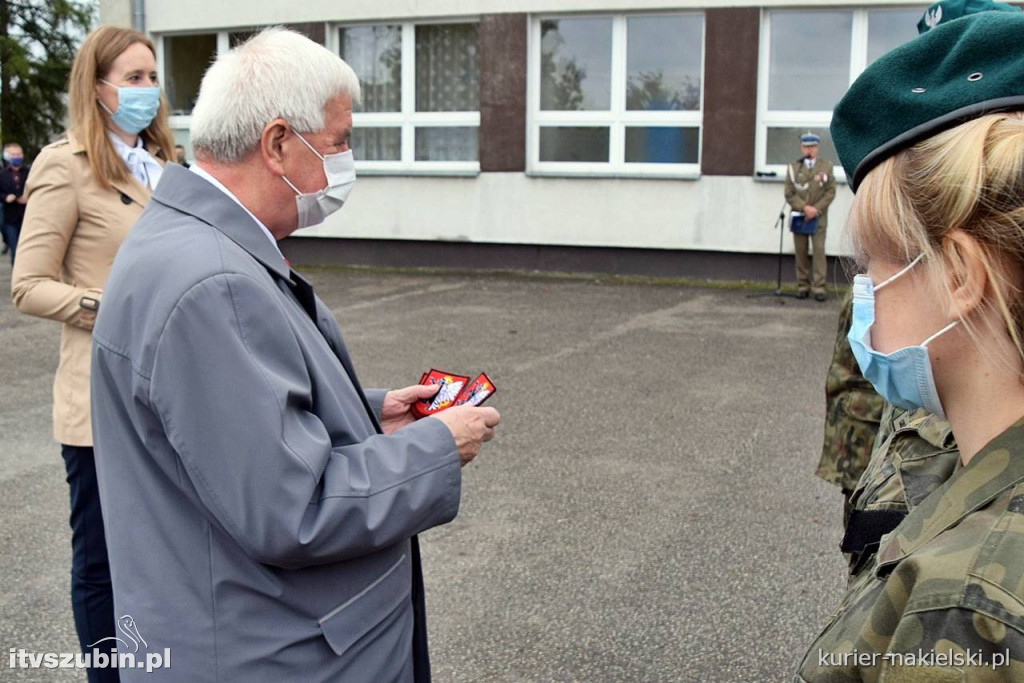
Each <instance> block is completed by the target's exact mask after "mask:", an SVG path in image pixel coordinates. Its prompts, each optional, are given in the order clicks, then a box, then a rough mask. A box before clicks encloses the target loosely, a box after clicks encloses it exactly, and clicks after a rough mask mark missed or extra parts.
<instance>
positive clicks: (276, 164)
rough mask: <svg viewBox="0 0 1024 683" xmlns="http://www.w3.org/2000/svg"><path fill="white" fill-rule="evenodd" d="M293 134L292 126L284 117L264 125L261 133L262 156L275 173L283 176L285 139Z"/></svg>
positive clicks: (266, 164) (265, 163)
mask: <svg viewBox="0 0 1024 683" xmlns="http://www.w3.org/2000/svg"><path fill="white" fill-rule="evenodd" d="M290 134H291V128H290V127H289V126H288V122H287V121H285V120H284V119H281V118H278V119H274V120H273V121H271V122H270V123H268V124H267V125H265V126H264V127H263V132H262V133H261V134H260V158H261V159H263V163H264V165H265V166H266V167H267V168H268V169H269V170H270V172H271V173H273V174H274V175H279V176H283V175H284V173H285V171H284V141H285V139H286V138H287V137H288V136H289V135H290Z"/></svg>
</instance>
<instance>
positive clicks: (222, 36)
mask: <svg viewBox="0 0 1024 683" xmlns="http://www.w3.org/2000/svg"><path fill="white" fill-rule="evenodd" d="M437 24H477V25H478V26H479V24H480V19H479V17H458V18H444V19H436V20H417V21H387V20H375V21H363V22H325V24H324V26H325V28H324V36H325V38H324V47H326V48H327V49H328V50H330V51H331V52H333V53H334V54H339V51H340V44H339V43H340V40H339V31H340V29H342V28H348V27H351V26H380V25H389V26H401V27H402V111H401V112H383V113H376V112H353V114H352V124H353V127H354V128H355V129H356V131H358V129H359V128H365V127H371V128H378V127H380V128H391V127H396V128H401V129H402V142H401V156H402V159H401V160H400V161H365V160H360V159H356V160H355V164H356V172H357V173H360V174H362V175H406V174H425V175H478V174H479V173H480V160H479V149H480V146H479V142H478V144H477V157H478V158H477V160H476V161H416V160H415V158H416V138H415V129H416V127H423V126H431V127H439V128H441V127H472V128H476V129H477V131H478V132H479V130H480V110H479V106H478V109H477V111H475V112H418V113H417V112H415V111H414V110H415V107H416V30H415V27H416V26H422V25H437ZM407 27H411V28H407ZM236 30H238V29H203V30H198V31H169V32H167V33H159V34H154V35H153V36H152V39H153V43H154V47H155V48H156V59H157V64H158V65H159V67H158V68H159V70H160V78H161V87H163V85H164V83H166V81H167V73H168V72H167V69H168V68H169V64H167V60H166V59H165V46H164V41H165V40H166V39H168V38H175V37H178V36H185V35H213V34H215V35H216V36H217V51H216V54H215V55H214V58H216V57H218V56H220V55H221V54H224V53H225V52H227V51H228V50H229V49H230V48H231V45H230V35H231V33H233V32H235V31H236ZM478 35H479V34H478ZM477 49H478V50H479V49H480V47H479V42H478V45H477ZM407 54H408V55H411V58H407ZM406 83H409V84H410V86H411V87H406ZM406 112H412V114H411V115H407V114H406ZM168 124H169V126H170V128H171V130H172V132H173V131H184V132H185V133H188V132H189V129H190V128H191V124H192V115H191V114H179V115H174V116H170V117H168ZM187 148H188V149H189V150H191V140H190V141H189V144H188V145H187Z"/></svg>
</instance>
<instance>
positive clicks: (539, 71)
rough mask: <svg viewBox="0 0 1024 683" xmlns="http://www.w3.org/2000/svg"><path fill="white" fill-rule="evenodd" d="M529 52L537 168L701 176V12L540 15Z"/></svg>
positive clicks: (532, 153)
mask: <svg viewBox="0 0 1024 683" xmlns="http://www.w3.org/2000/svg"><path fill="white" fill-rule="evenodd" d="M530 55H531V65H530V80H529V98H528V99H529V102H530V105H529V106H530V119H531V123H530V135H529V138H528V145H529V165H530V169H531V171H534V172H538V173H553V174H574V173H582V174H588V175H593V174H596V175H602V174H603V175H625V174H629V175H674V176H680V175H696V174H697V173H699V171H700V133H701V123H702V114H701V101H702V90H701V84H702V76H703V59H704V17H703V15H700V14H657V15H625V16H624V15H616V16H607V15H606V16H569V17H545V18H540V19H537V20H535V21H534V22H533V24H532V26H531V47H530Z"/></svg>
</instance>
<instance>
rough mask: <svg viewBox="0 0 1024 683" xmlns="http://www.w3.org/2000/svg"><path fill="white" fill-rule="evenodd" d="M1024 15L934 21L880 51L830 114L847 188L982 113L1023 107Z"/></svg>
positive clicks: (985, 13)
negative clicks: (884, 163) (925, 29)
mask: <svg viewBox="0 0 1024 683" xmlns="http://www.w3.org/2000/svg"><path fill="white" fill-rule="evenodd" d="M1022 41H1024V12H983V13H981V14H974V15H970V16H965V17H963V18H960V19H955V20H953V21H950V22H948V23H943V24H940V25H937V26H936V27H935V28H933V29H932V30H930V31H928V32H927V33H924V34H923V35H921V36H918V37H917V38H915V39H913V40H911V41H910V42H908V43H906V44H904V45H902V46H900V47H898V48H896V49H895V50H893V51H891V52H889V53H887V54H885V55H883V56H882V57H880V58H879V59H878V60H877V61H875V62H874V63H873V64H872V65H871V66H869V67H868V68H867V69H866V70H865V71H864V73H863V74H861V76H860V77H859V78H858V79H857V80H856V81H855V82H854V83H853V85H851V86H850V89H849V90H848V91H847V92H846V94H845V95H844V96H843V99H842V100H840V101H839V104H838V105H837V106H836V109H835V112H833V115H832V125H831V127H830V130H831V132H832V141H833V142H834V143H835V147H836V151H837V152H838V154H839V160H840V161H841V162H842V165H843V168H845V169H846V172H847V175H848V177H849V179H850V187H851V189H853V190H854V191H855V192H856V189H857V185H859V184H860V182H861V181H862V180H863V179H864V176H865V175H867V173H868V171H870V170H871V169H872V168H874V167H875V166H877V165H878V164H879V163H881V162H882V161H884V160H885V159H887V158H889V157H890V156H892V155H893V154H895V153H896V152H899V151H900V150H902V149H905V148H907V147H910V146H911V145H913V144H915V143H917V142H919V141H921V140H923V139H925V138H928V137H931V136H932V135H935V134H936V133H938V132H940V131H943V130H946V129H948V128H952V127H954V126H957V125H959V124H961V123H963V122H964V121H967V120H970V119H973V118H977V117H978V116H981V115H983V114H988V113H992V112H999V111H1012V110H1017V109H1022V110H1024V51H1021V50H1020V45H1021V42H1022Z"/></svg>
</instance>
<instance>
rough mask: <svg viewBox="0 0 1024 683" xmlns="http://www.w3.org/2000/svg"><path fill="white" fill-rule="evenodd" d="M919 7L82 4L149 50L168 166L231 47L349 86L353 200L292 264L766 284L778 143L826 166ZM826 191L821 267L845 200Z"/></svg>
mask: <svg viewBox="0 0 1024 683" xmlns="http://www.w3.org/2000/svg"><path fill="white" fill-rule="evenodd" d="M925 6H926V5H925V4H922V3H914V4H908V3H901V2H870V1H864V2H860V3H850V2H847V1H832V2H813V3H812V2H794V1H792V0H790V1H789V2H774V1H772V0H761V2H759V3H758V4H744V3H742V2H736V1H732V2H727V1H724V0H722V1H719V0H702V1H700V2H693V1H689V0H674V1H673V0H433V1H431V2H421V1H418V0H305V1H304V2H302V3H290V2H282V1H281V0H245V1H242V0H234V1H230V2H229V1H221V2H210V0H174V2H169V1H167V0H100V19H101V21H103V22H105V23H114V24H120V25H126V26H129V25H134V26H136V27H137V28H142V29H143V30H144V31H145V32H146V33H147V34H149V35H150V36H151V37H152V38H153V39H154V41H155V44H156V46H157V51H158V54H157V58H158V63H159V65H160V68H161V70H162V72H163V84H164V88H165V90H166V93H167V96H168V98H169V100H170V102H171V106H172V114H173V116H172V126H173V128H174V133H175V137H176V138H177V140H178V141H179V142H181V143H182V144H184V145H185V146H186V149H188V155H189V156H190V157H191V149H190V148H189V147H188V144H189V134H188V127H189V118H190V112H191V110H192V105H193V103H194V101H195V98H196V95H197V92H198V86H199V82H200V80H201V78H202V75H203V72H204V70H205V68H206V67H207V65H208V64H209V63H210V61H211V60H212V59H213V58H214V57H215V56H216V55H217V53H218V52H220V51H223V50H227V49H229V48H230V47H231V46H233V45H235V44H237V43H238V42H239V41H242V40H244V39H245V38H246V37H248V36H249V35H251V34H252V32H253V31H255V30H258V29H259V28H261V27H264V26H272V25H285V26H289V27H292V28H294V29H296V30H299V31H301V32H303V33H305V34H306V35H308V36H309V37H310V38H312V39H313V40H316V41H317V42H320V43H322V44H323V45H325V46H326V47H327V48H328V49H330V50H333V51H335V52H337V53H338V54H339V55H341V56H342V57H343V58H344V59H345V60H346V61H347V62H348V63H349V64H351V65H352V67H353V68H354V69H355V70H356V72H357V73H358V75H359V77H360V80H361V82H362V87H363V101H362V104H361V105H359V106H357V107H356V109H355V114H354V121H355V131H354V134H353V138H354V139H353V149H354V152H355V157H356V160H357V161H356V168H357V173H358V175H359V180H358V182H357V183H356V187H355V190H354V191H353V193H352V196H351V197H350V199H349V203H348V204H347V205H346V206H345V208H344V209H343V210H341V211H340V212H338V213H336V214H334V215H333V216H331V217H330V218H328V220H327V222H326V223H324V224H323V225H322V226H319V227H317V228H311V229H308V230H304V231H301V232H300V233H297V234H296V235H295V236H293V237H291V238H289V240H288V244H287V245H286V247H285V250H286V253H289V255H290V256H292V257H293V260H297V261H299V262H303V263H349V264H379V265H413V266H465V267H472V268H520V269H541V270H571V271H595V272H619V273H644V274H653V275H669V276H680V277H712V278H747V279H760V280H774V279H775V273H776V255H777V253H778V250H779V235H780V233H779V230H778V229H777V226H776V220H777V219H778V217H779V214H780V211H782V210H783V208H784V207H783V204H784V202H783V196H782V194H783V185H782V182H783V178H784V175H785V169H786V162H787V161H790V160H793V159H795V158H797V157H798V156H799V155H800V151H799V134H800V133H801V132H804V131H807V130H810V131H813V132H815V133H818V134H819V135H821V137H822V147H821V156H822V157H825V158H830V159H833V160H835V159H836V155H835V151H834V149H833V147H832V145H831V141H830V138H829V135H828V124H829V120H830V117H831V110H832V108H833V107H834V105H835V104H836V102H837V101H838V100H839V98H840V97H841V96H842V94H843V92H844V91H845V90H846V88H847V87H848V86H849V84H850V83H851V82H852V81H853V80H854V79H855V78H856V77H857V75H858V74H859V73H860V72H861V71H862V70H863V69H864V68H865V67H866V66H867V65H868V64H870V63H871V62H872V61H873V60H874V59H876V58H877V57H878V56H880V55H882V54H883V53H885V52H886V51H888V50H890V49H892V48H893V47H896V46H897V45H899V44H901V43H903V42H905V41H907V40H910V39H912V38H913V37H914V36H915V35H916V34H917V31H916V24H917V21H918V19H919V18H920V16H921V14H922V13H923V11H924V9H925ZM837 176H838V177H839V181H840V183H839V188H838V192H837V197H836V200H835V202H834V203H833V205H832V208H831V210H830V225H829V235H828V242H827V251H828V253H829V254H830V255H833V256H837V255H846V254H848V252H849V250H850V248H849V245H848V244H847V243H846V242H845V238H844V230H843V224H844V218H845V215H846V212H847V210H848V208H849V206H850V202H851V201H852V197H853V195H852V194H851V192H850V191H849V188H848V187H847V185H846V184H845V178H844V177H843V175H842V172H841V171H839V172H838V173H837ZM786 213H788V211H787V212H786ZM783 244H784V247H783V248H784V251H785V252H786V253H787V254H791V253H792V240H791V238H790V236H789V234H788V232H787V233H786V234H785V240H784V243H783ZM783 279H784V281H791V280H792V279H793V274H792V264H791V260H790V257H788V256H787V260H786V263H785V265H784V270H783Z"/></svg>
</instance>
